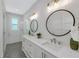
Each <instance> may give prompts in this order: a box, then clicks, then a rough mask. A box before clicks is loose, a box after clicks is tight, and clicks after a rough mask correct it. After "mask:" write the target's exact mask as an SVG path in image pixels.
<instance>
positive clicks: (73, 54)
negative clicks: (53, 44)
mask: <svg viewBox="0 0 79 59" xmlns="http://www.w3.org/2000/svg"><path fill="white" fill-rule="evenodd" d="M24 38H25V39H27V40H30V41H31V42H33V43H34V44H36V45H38V46H39V47H40V48H42V49H43V50H45V51H46V52H48V53H50V54H51V55H54V56H56V57H59V58H79V51H74V50H72V49H70V48H69V47H66V46H63V47H62V48H61V49H59V50H54V49H50V48H49V47H47V46H44V45H42V43H43V42H45V41H46V39H38V38H36V37H34V36H29V35H24Z"/></svg>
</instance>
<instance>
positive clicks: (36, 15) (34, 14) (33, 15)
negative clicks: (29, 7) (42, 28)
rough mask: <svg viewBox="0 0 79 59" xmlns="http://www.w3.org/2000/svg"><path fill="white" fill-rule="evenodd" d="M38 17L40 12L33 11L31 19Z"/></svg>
mask: <svg viewBox="0 0 79 59" xmlns="http://www.w3.org/2000/svg"><path fill="white" fill-rule="evenodd" d="M37 17H38V14H37V13H33V14H32V16H31V17H30V20H33V19H37Z"/></svg>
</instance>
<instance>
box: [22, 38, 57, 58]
mask: <svg viewBox="0 0 79 59" xmlns="http://www.w3.org/2000/svg"><path fill="white" fill-rule="evenodd" d="M38 44H39V43H38ZM22 50H23V51H24V53H25V55H26V56H27V57H28V58H56V57H55V56H53V55H51V54H50V53H48V52H47V51H45V50H44V49H43V48H41V47H40V46H39V45H37V44H35V43H34V42H32V41H30V40H28V39H24V40H23V41H22Z"/></svg>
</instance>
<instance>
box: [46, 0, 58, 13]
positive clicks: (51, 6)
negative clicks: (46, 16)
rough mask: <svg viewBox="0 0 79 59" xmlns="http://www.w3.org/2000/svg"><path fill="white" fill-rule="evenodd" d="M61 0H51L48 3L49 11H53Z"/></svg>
mask: <svg viewBox="0 0 79 59" xmlns="http://www.w3.org/2000/svg"><path fill="white" fill-rule="evenodd" d="M58 2H59V0H51V1H49V3H48V4H47V9H48V12H51V11H52V10H53V9H54V6H55V5H56V4H57V3H58Z"/></svg>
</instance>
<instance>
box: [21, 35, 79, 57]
mask: <svg viewBox="0 0 79 59" xmlns="http://www.w3.org/2000/svg"><path fill="white" fill-rule="evenodd" d="M23 37H24V39H23V41H22V50H23V52H24V53H25V55H26V56H27V57H28V58H56V57H57V58H78V57H79V51H73V50H71V49H70V47H66V46H63V45H62V44H59V45H57V44H55V43H54V44H53V43H50V41H49V40H48V39H45V38H44V39H43V38H41V39H38V38H37V37H34V36H29V35H25V36H23Z"/></svg>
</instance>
